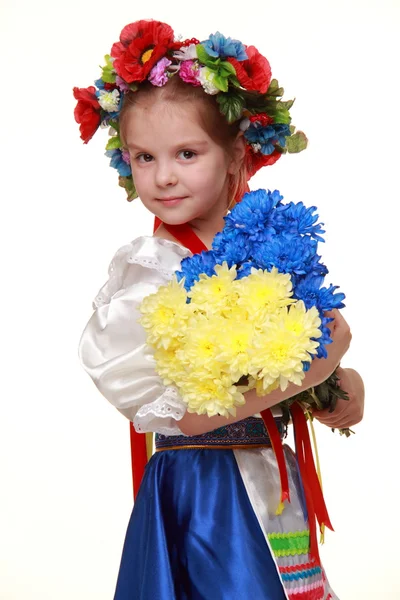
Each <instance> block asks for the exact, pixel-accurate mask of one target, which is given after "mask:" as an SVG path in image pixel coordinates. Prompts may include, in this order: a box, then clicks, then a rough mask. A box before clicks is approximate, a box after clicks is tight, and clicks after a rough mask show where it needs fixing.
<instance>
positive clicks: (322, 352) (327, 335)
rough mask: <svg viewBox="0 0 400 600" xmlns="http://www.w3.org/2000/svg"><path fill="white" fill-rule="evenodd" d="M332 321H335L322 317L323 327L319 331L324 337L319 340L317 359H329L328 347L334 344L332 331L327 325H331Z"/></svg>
mask: <svg viewBox="0 0 400 600" xmlns="http://www.w3.org/2000/svg"><path fill="white" fill-rule="evenodd" d="M331 321H333V319H331V318H330V317H329V318H328V317H321V326H320V328H319V329H320V331H321V333H322V336H321V337H320V338H318V342H319V346H318V348H317V354H316V355H315V357H316V358H327V357H328V353H327V351H326V346H328V345H329V344H332V338H331V330H330V329H329V327H327V325H328V323H331Z"/></svg>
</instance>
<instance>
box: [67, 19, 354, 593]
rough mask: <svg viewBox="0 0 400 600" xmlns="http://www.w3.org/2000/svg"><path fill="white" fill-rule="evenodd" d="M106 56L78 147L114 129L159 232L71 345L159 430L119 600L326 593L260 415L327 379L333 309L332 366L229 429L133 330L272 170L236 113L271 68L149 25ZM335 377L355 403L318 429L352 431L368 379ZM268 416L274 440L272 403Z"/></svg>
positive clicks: (113, 275)
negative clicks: (186, 393) (149, 304)
mask: <svg viewBox="0 0 400 600" xmlns="http://www.w3.org/2000/svg"><path fill="white" fill-rule="evenodd" d="M106 61H107V64H106V66H105V67H104V69H103V74H102V78H101V79H100V80H98V81H97V82H96V88H97V89H96V88H94V87H92V88H87V89H83V90H82V89H78V88H75V90H74V93H75V97H76V98H77V99H78V105H77V108H76V111H75V117H76V119H77V121H78V122H79V123H80V125H81V136H82V138H83V139H84V141H85V142H87V141H88V140H89V139H90V138H91V136H92V135H93V133H94V131H95V130H96V129H97V127H98V125H99V123H100V122H101V121H102V122H105V123H106V124H108V125H110V126H111V127H112V130H111V134H112V138H111V141H110V142H109V143H108V145H107V154H108V155H109V156H110V157H111V164H112V166H115V167H116V168H117V169H118V170H119V174H120V184H121V185H122V186H123V187H125V189H126V190H127V193H128V198H129V199H132V198H133V197H135V196H136V193H137V194H138V195H139V196H140V199H141V201H142V202H143V204H144V205H145V207H146V208H147V209H148V210H149V211H150V212H151V213H152V214H154V215H155V216H156V224H157V225H158V227H157V229H156V231H155V233H154V235H153V236H149V235H143V236H141V237H139V238H137V239H135V240H133V241H132V242H131V243H130V244H127V245H125V246H123V247H122V248H120V249H119V250H118V251H117V253H116V254H115V256H114V258H113V260H112V262H111V265H110V268H109V279H108V281H107V283H106V284H105V285H104V286H103V287H102V288H101V290H100V292H99V293H98V295H97V297H96V298H95V301H94V308H95V312H94V314H93V315H92V317H91V319H90V321H89V323H88V324H87V326H86V328H85V330H84V332H83V335H82V339H81V342H80V348H79V354H80V359H81V362H82V364H83V366H84V368H85V369H86V371H87V372H88V373H89V375H90V376H91V377H92V379H93V381H94V382H95V384H96V386H97V387H98V389H99V390H100V392H101V393H102V394H103V395H104V396H105V397H106V398H107V399H108V400H109V401H110V402H111V403H112V404H113V405H114V406H115V407H116V408H117V409H118V410H119V411H120V412H121V413H122V414H123V415H125V416H126V417H127V418H128V419H130V420H131V421H133V424H134V427H135V429H136V431H137V432H140V433H145V432H156V449H157V452H156V453H155V454H154V455H153V456H152V458H151V460H150V461H149V463H148V465H147V468H146V472H145V476H144V479H143V481H142V484H141V487H140V490H139V494H138V495H137V498H136V501H135V506H134V510H133V512H132V516H131V520H130V523H129V526H128V531H127V535H126V540H125V545H124V549H123V554H122V560H121V566H120V572H119V577H118V581H117V586H116V592H115V597H114V598H115V600H128V599H129V600H139V599H141V600H150V599H151V600H156V599H157V600H189V599H190V600H228V599H229V600H234V599H237V600H247V599H250V598H252V599H253V600H281V599H284V598H291V599H296V600H302V599H309V600H311V599H315V600H316V599H324V600H328V598H331V599H333V598H336V596H335V594H334V592H333V591H332V590H331V588H330V586H329V583H328V581H327V578H326V576H325V572H324V570H323V568H322V566H321V564H320V562H319V560H318V557H317V558H316V557H315V556H312V555H311V554H310V533H309V528H310V527H311V526H312V520H313V519H311V518H310V519H307V514H306V513H305V510H304V502H303V491H302V486H301V482H300V479H299V476H298V470H297V463H296V459H295V457H294V454H293V453H292V451H291V450H290V448H289V447H287V446H285V450H284V453H285V460H286V465H287V470H288V475H289V486H290V493H291V502H290V504H287V506H285V509H284V511H283V512H282V513H281V514H280V515H277V514H276V513H277V507H278V505H279V500H280V498H279V493H280V486H279V473H278V467H277V464H276V459H275V455H274V452H273V449H272V448H271V442H270V440H269V438H268V434H267V431H266V429H265V427H264V424H263V421H262V419H261V418H260V415H259V413H260V412H261V411H263V410H265V409H267V408H270V407H274V406H275V405H277V404H278V403H279V402H280V401H282V400H284V399H286V398H288V397H290V396H292V395H294V394H297V393H299V392H300V391H302V390H303V389H307V388H309V387H312V386H315V385H318V384H319V383H321V382H322V381H324V380H325V379H326V378H327V377H328V376H329V375H330V374H331V373H332V372H333V371H334V370H335V368H336V367H337V365H338V364H339V362H340V360H341V358H342V356H343V355H344V354H345V352H346V351H347V349H348V347H349V344H350V340H351V334H350V330H349V327H348V325H347V323H346V322H345V320H344V319H343V317H342V316H341V314H340V313H339V312H338V311H334V315H333V316H334V317H335V319H334V322H333V325H332V326H331V332H332V339H333V343H332V344H331V345H330V346H329V347H328V348H329V352H328V358H327V359H323V360H317V359H315V360H314V361H313V362H312V365H311V368H310V369H309V371H308V372H307V374H306V376H305V379H304V381H303V385H302V386H301V388H299V387H298V386H294V385H289V387H288V388H287V390H286V391H285V392H282V391H280V390H276V391H274V392H271V393H269V394H268V395H266V396H263V397H258V396H257V395H256V393H255V391H254V390H252V391H249V392H247V393H246V394H245V397H246V404H245V405H244V406H241V407H240V408H238V409H237V413H236V416H235V417H233V416H231V417H229V418H225V417H221V416H214V417H211V418H209V417H208V416H199V415H197V414H191V413H188V412H187V411H186V407H185V404H184V403H183V402H182V400H181V398H180V396H179V394H178V391H177V389H176V388H175V387H174V386H172V385H171V386H164V385H163V383H162V380H161V378H160V377H159V376H158V375H157V373H156V370H155V361H154V356H153V353H152V350H151V348H150V347H149V346H147V345H146V335H145V332H144V330H143V328H142V326H141V325H140V324H139V323H138V318H139V317H140V313H139V311H138V307H139V305H140V303H141V301H142V300H143V298H144V297H145V296H147V295H149V294H151V293H154V292H155V291H156V290H157V289H158V287H159V286H160V285H165V284H166V283H167V282H168V280H169V279H171V277H172V275H173V274H174V271H176V270H178V269H179V267H180V262H181V260H182V259H183V258H185V257H187V256H190V255H191V254H192V253H193V252H198V251H200V250H202V249H205V248H208V249H209V248H211V244H212V240H213V238H214V236H215V235H216V234H217V232H219V231H220V230H221V229H222V227H223V225H224V216H225V215H226V214H227V211H228V210H229V209H230V208H231V207H232V206H233V205H234V203H235V202H237V201H239V200H240V198H241V197H242V195H243V193H244V192H245V191H246V189H248V188H247V181H248V179H249V177H250V176H251V175H252V174H253V173H254V172H255V171H256V170H257V169H258V168H260V167H261V166H264V165H267V164H272V163H273V162H275V161H276V160H277V159H278V158H279V157H280V155H281V153H282V145H284V144H285V142H286V138H289V137H290V133H291V132H290V131H289V128H288V127H287V129H284V127H286V126H285V125H282V123H275V121H274V119H273V117H271V116H270V115H268V114H267V113H265V112H262V111H259V112H258V113H256V115H255V118H253V117H254V113H253V116H252V117H251V118H248V119H246V118H245V119H243V118H242V117H243V115H246V112H245V109H246V103H247V106H248V105H249V103H250V102H254V98H256V99H257V98H258V99H260V98H262V97H263V95H264V97H265V94H266V92H267V90H270V91H271V87H270V86H273V85H274V84H273V82H271V77H270V69H269V65H268V62H267V60H266V59H265V58H264V57H262V56H261V55H260V54H259V53H258V51H257V50H256V49H255V48H254V47H252V46H250V47H245V46H243V45H242V44H241V43H240V42H239V41H238V40H231V39H230V38H225V37H224V36H222V35H221V34H219V33H217V34H215V35H212V36H210V38H209V40H207V41H206V42H203V43H202V44H199V42H198V41H197V40H187V41H185V42H175V41H174V37H173V32H172V30H171V28H170V27H169V26H168V25H166V24H164V23H158V22H156V21H139V22H137V23H133V24H130V25H128V26H127V27H125V28H124V29H123V31H122V33H121V37H120V41H119V42H118V43H116V44H114V46H113V48H112V51H111V57H106ZM232 82H233V83H232ZM232 85H233V87H234V88H235V89H234V91H233V92H231V91H230V90H231V88H232ZM239 89H240V92H238V90H239ZM235 90H236V91H235ZM229 93H230V94H231V95H230V96H229ZM235 94H236V95H235ZM223 95H224V96H223ZM271 96H272V94H271ZM235 101H236V104H237V106H236V107H235ZM224 102H225V108H224ZM226 104H229V106H230V108H228V109H227V108H226ZM260 106H263V104H262V103H261V105H260ZM235 110H236V113H235ZM247 114H248V115H251V114H252V113H251V112H250V111H249V112H248V113H247ZM252 118H253V120H252ZM256 119H258V121H256ZM253 123H256V124H257V123H258V124H259V126H260V127H259V128H260V130H261V131H262V132H263V139H262V140H260V141H259V142H254V138H251V135H249V130H250V129H251V126H252V124H253ZM260 123H261V125H260ZM268 128H269V129H270V131H269V132H268V131H267V130H268ZM250 133H251V131H250ZM249 139H250V142H251V144H250V143H249ZM257 144H258V147H257ZM339 374H340V376H341V383H342V387H343V388H344V389H345V390H346V391H347V392H348V393H349V394H350V401H349V402H339V403H338V407H337V409H336V411H335V413H334V414H327V413H325V412H321V414H320V415H319V418H320V420H321V421H323V422H324V421H325V422H326V423H327V424H328V425H329V426H330V427H349V426H351V425H353V424H354V423H356V422H358V421H359V420H360V419H361V416H362V405H363V389H362V381H361V379H360V377H359V375H358V374H357V373H356V372H355V371H352V370H348V369H339ZM274 415H275V419H276V423H277V426H278V429H279V431H280V433H281V436H283V433H284V431H283V429H284V428H283V426H282V422H281V420H280V418H279V416H280V411H279V408H275V409H274Z"/></svg>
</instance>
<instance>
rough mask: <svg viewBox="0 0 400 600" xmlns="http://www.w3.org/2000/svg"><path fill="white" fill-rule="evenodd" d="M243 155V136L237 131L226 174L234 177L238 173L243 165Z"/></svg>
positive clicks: (244, 142)
mask: <svg viewBox="0 0 400 600" xmlns="http://www.w3.org/2000/svg"><path fill="white" fill-rule="evenodd" d="M245 154H246V141H245V139H244V136H243V131H239V133H238V134H237V136H236V139H235V141H234V143H233V148H232V154H231V162H230V164H229V167H228V173H230V174H231V175H235V174H236V173H237V172H238V171H239V169H240V167H241V165H242V163H243V160H244V157H245Z"/></svg>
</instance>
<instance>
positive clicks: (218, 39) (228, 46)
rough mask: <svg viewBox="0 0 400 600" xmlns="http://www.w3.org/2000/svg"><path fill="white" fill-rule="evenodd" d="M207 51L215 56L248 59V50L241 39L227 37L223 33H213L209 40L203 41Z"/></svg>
mask: <svg viewBox="0 0 400 600" xmlns="http://www.w3.org/2000/svg"><path fill="white" fill-rule="evenodd" d="M201 45H202V46H203V47H204V49H205V51H206V52H207V54H208V55H209V56H213V57H214V58H225V57H227V56H233V57H234V58H236V59H237V60H239V61H242V60H246V59H247V58H248V56H247V54H246V50H245V47H244V45H243V44H242V42H239V40H233V39H232V38H230V37H228V38H226V37H225V36H224V35H222V33H220V32H219V31H217V33H212V34H211V35H210V37H209V38H208V40H205V41H204V42H201Z"/></svg>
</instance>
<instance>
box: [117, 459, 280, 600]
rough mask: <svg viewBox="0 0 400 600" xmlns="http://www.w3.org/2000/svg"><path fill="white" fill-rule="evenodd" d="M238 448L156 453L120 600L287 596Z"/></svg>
mask: <svg viewBox="0 0 400 600" xmlns="http://www.w3.org/2000/svg"><path fill="white" fill-rule="evenodd" d="M285 598H287V596H286V594H285V592H284V590H283V586H282V583H281V580H280V578H279V575H278V571H277V566H276V564H275V562H274V559H273V558H272V556H271V552H270V549H269V547H268V544H267V542H266V540H265V537H264V535H263V532H262V530H261V528H260V525H259V523H258V520H257V517H256V515H255V513H254V511H253V508H252V505H251V503H250V500H249V498H248V495H247V492H246V489H245V487H244V484H243V480H242V478H241V475H240V472H239V468H238V465H237V462H236V460H235V456H234V453H233V451H232V450H228V449H222V450H216V449H212V448H211V449H199V448H195V449H180V450H164V451H162V452H158V453H156V454H154V455H153V457H152V458H151V460H150V461H149V463H148V465H147V467H146V472H145V476H144V478H143V481H142V484H141V487H140V490H139V493H138V496H137V498H136V502H135V506H134V509H133V511H132V515H131V519H130V522H129V526H128V530H127V534H126V539H125V544H124V548H123V553H122V559H121V566H120V571H119V575H118V581H117V586H116V592H115V596H114V600H285Z"/></svg>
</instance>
